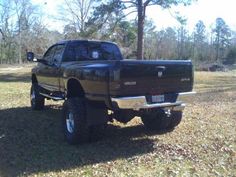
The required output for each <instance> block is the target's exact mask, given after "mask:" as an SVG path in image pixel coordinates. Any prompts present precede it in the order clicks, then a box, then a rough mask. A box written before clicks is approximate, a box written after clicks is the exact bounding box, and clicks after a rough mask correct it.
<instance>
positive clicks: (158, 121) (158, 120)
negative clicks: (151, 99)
mask: <svg viewBox="0 0 236 177" xmlns="http://www.w3.org/2000/svg"><path fill="white" fill-rule="evenodd" d="M141 119H142V122H143V124H144V126H145V127H146V128H147V129H149V130H155V131H163V130H166V129H167V127H168V126H169V124H170V117H169V116H168V115H167V114H166V113H165V111H164V110H157V111H156V112H155V113H151V114H145V115H143V116H141Z"/></svg>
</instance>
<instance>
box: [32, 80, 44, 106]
mask: <svg viewBox="0 0 236 177" xmlns="http://www.w3.org/2000/svg"><path fill="white" fill-rule="evenodd" d="M30 103H31V108H32V109H33V110H42V109H43V108H44V103H45V100H44V97H43V96H42V95H40V93H39V86H38V84H37V83H33V84H32V86H31V90H30Z"/></svg>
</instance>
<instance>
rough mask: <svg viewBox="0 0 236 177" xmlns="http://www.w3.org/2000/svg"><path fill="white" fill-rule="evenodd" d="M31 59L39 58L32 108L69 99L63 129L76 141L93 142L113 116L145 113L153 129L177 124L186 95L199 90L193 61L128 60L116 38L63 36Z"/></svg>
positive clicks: (123, 118) (34, 72) (121, 117)
mask: <svg viewBox="0 0 236 177" xmlns="http://www.w3.org/2000/svg"><path fill="white" fill-rule="evenodd" d="M27 59H28V60H29V61H35V62H38V65H37V66H36V67H35V68H33V69H32V87H31V92H30V99H31V107H32V109H33V110H41V109H43V108H44V101H45V98H46V99H53V100H65V101H64V104H63V111H62V112H63V116H62V118H63V131H64V134H65V138H66V140H67V141H68V142H69V143H70V144H76V143H83V142H88V141H89V140H90V139H91V138H93V136H96V133H94V132H96V131H95V130H97V129H101V127H104V125H106V124H107V122H108V121H111V120H113V119H116V120H118V121H120V122H123V123H127V122H128V121H130V120H131V119H132V118H134V117H135V116H139V117H141V119H142V122H143V124H144V125H145V126H146V127H147V128H148V129H151V130H164V129H174V127H176V126H177V125H178V124H179V123H180V121H181V118H182V111H183V109H184V108H185V102H184V98H185V97H188V96H191V95H192V94H194V92H192V89H193V66H192V63H191V61H189V60H188V61H187V60H162V61H160V60H159V61H140V60H124V59H123V57H122V55H121V52H120V50H119V48H118V47H117V45H116V44H114V43H111V42H103V41H88V40H70V41H63V42H59V43H57V44H55V45H53V46H51V47H50V48H49V49H48V50H47V51H46V53H45V54H44V56H43V57H42V58H41V59H36V58H35V57H34V53H33V52H28V53H27ZM99 132H100V131H99Z"/></svg>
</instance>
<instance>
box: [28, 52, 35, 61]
mask: <svg viewBox="0 0 236 177" xmlns="http://www.w3.org/2000/svg"><path fill="white" fill-rule="evenodd" d="M27 60H28V61H35V62H36V61H37V59H36V58H35V57H34V53H33V52H27Z"/></svg>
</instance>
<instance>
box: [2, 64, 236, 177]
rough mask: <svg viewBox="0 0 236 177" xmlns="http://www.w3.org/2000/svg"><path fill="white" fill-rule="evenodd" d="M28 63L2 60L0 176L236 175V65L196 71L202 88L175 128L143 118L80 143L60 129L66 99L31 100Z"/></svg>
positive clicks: (197, 89) (146, 176)
mask: <svg viewBox="0 0 236 177" xmlns="http://www.w3.org/2000/svg"><path fill="white" fill-rule="evenodd" d="M29 71H30V67H22V68H17V67H14V68H4V67H2V68H0V93H1V94H0V176H71V177H72V176H102V177H104V176H112V177H113V176H114V177H116V176H117V177H120V176H135V177H136V176H140V177H143V176H145V177H148V176H150V177H151V176H236V72H235V71H234V72H233V71H230V72H225V73H224V72H216V73H208V72H197V73H195V90H196V91H197V92H198V94H197V95H196V96H195V98H194V99H192V100H191V102H190V104H188V106H187V108H186V109H185V112H184V118H183V121H182V122H181V124H180V125H179V126H178V127H177V128H176V129H175V130H174V131H172V132H168V133H166V134H152V133H150V132H147V131H146V130H145V128H144V127H143V125H142V124H141V121H140V119H139V118H136V119H134V120H132V121H131V122H130V123H128V124H127V125H123V124H120V123H117V122H115V123H114V124H109V126H108V128H107V130H106V133H105V136H104V138H103V140H101V141H98V142H94V143H91V144H85V145H81V146H71V145H68V144H67V143H65V142H64V140H63V138H62V134H61V133H60V123H61V122H60V121H61V120H60V114H61V104H62V102H57V103H55V102H52V101H47V102H46V105H47V106H46V109H45V110H44V111H32V110H31V109H30V105H29V89H30V74H29Z"/></svg>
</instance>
